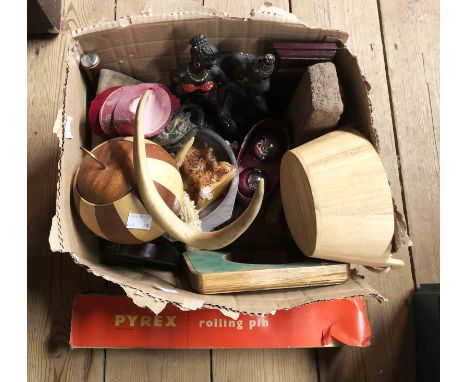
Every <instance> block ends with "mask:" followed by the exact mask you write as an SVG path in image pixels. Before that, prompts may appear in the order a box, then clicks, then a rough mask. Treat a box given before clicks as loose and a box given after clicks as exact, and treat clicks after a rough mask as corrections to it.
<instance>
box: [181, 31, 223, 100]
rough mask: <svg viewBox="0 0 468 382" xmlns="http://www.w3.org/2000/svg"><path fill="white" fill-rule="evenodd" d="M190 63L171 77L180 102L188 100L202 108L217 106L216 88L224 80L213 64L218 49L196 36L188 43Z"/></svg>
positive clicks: (201, 35) (203, 38) (201, 37)
mask: <svg viewBox="0 0 468 382" xmlns="http://www.w3.org/2000/svg"><path fill="white" fill-rule="evenodd" d="M189 43H190V45H191V46H192V47H191V48H190V61H189V62H188V63H187V64H186V65H185V67H184V68H181V69H178V70H177V71H176V72H175V74H174V77H173V80H174V82H175V83H176V85H177V90H176V91H177V93H178V95H179V96H180V97H181V99H182V101H184V100H186V99H190V100H191V101H192V102H195V103H198V104H201V105H202V106H215V105H216V104H217V87H218V86H219V85H221V84H223V83H224V82H225V80H226V77H225V75H224V73H223V72H222V71H221V70H220V68H219V66H218V65H216V64H215V61H216V57H217V54H218V49H217V48H216V46H214V45H213V44H211V43H209V42H208V40H207V39H206V36H205V35H203V34H197V35H196V36H193V37H192V38H191V39H190V41H189Z"/></svg>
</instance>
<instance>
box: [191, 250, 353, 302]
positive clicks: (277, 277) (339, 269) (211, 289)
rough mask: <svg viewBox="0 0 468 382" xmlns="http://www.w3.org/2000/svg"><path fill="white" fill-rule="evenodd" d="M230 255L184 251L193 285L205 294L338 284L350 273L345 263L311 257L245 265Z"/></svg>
mask: <svg viewBox="0 0 468 382" xmlns="http://www.w3.org/2000/svg"><path fill="white" fill-rule="evenodd" d="M233 258H236V257H235V254H231V253H224V252H214V251H194V252H186V253H184V260H185V264H186V266H187V272H188V276H189V279H190V283H191V285H192V287H193V288H194V289H195V290H197V291H198V292H200V293H204V294H214V293H231V292H246V291H256V290H268V289H281V288H298V287H308V286H315V285H316V286H318V285H331V284H340V283H343V282H345V281H346V280H347V279H348V276H349V265H348V264H340V263H333V262H326V261H318V260H313V259H301V261H296V262H288V263H275V258H271V259H270V261H271V263H270V264H265V263H261V264H259V263H257V264H248V263H243V262H235V261H232V259H233ZM236 259H237V258H236Z"/></svg>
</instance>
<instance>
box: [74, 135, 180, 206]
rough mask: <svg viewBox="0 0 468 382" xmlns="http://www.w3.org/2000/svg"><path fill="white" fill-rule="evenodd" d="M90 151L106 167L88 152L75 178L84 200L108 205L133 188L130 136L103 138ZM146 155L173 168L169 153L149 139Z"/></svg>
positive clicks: (172, 160) (134, 183)
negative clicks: (102, 141)
mask: <svg viewBox="0 0 468 382" xmlns="http://www.w3.org/2000/svg"><path fill="white" fill-rule="evenodd" d="M92 153H93V154H94V155H95V156H96V158H98V159H99V161H101V162H102V163H104V164H106V165H107V168H103V167H102V166H101V165H100V164H99V163H98V162H97V161H96V160H94V159H93V158H92V157H91V156H89V155H86V156H85V157H84V158H83V161H82V163H81V165H80V170H79V173H78V176H77V181H76V186H77V189H78V191H79V193H80V195H81V197H82V198H83V199H85V200H86V201H88V202H89V203H92V204H97V205H101V204H109V203H113V202H115V201H116V200H119V199H120V198H122V197H123V196H125V195H126V194H127V193H129V192H130V191H131V190H132V189H133V187H135V185H136V182H135V178H134V172H133V141H132V138H131V137H119V138H115V139H111V140H109V141H106V142H104V143H102V144H100V145H99V146H97V147H96V148H95V149H94V150H92ZM146 155H147V157H148V158H157V159H161V160H163V161H165V162H168V163H169V164H171V165H172V166H174V167H175V168H176V164H175V161H174V159H173V158H172V157H171V155H170V154H169V153H167V152H166V151H165V150H164V149H163V148H161V147H160V146H159V145H156V144H155V143H153V142H151V141H147V143H146ZM171 207H172V206H171Z"/></svg>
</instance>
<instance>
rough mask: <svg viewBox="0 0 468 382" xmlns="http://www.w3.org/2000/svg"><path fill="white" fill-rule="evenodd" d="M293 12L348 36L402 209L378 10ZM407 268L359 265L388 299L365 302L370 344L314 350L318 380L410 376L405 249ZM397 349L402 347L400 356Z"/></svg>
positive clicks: (294, 4) (365, 5)
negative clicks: (380, 268) (386, 270)
mask: <svg viewBox="0 0 468 382" xmlns="http://www.w3.org/2000/svg"><path fill="white" fill-rule="evenodd" d="M291 8H292V12H293V13H294V14H296V16H298V17H299V18H300V19H301V20H302V21H304V22H306V23H308V24H309V25H310V26H313V27H321V28H329V29H339V30H343V31H345V32H347V33H348V34H349V35H350V37H349V40H348V41H347V43H346V45H347V47H348V48H349V49H350V51H351V52H352V53H353V54H354V55H356V56H357V58H358V62H359V66H360V67H361V70H362V72H363V74H364V76H365V77H366V79H367V81H368V82H369V84H370V86H371V90H370V93H369V97H370V100H371V102H372V107H373V120H374V126H375V128H376V129H377V131H378V134H379V137H380V145H381V157H382V159H383V163H384V166H385V169H386V171H387V175H388V178H389V181H390V183H391V187H392V194H393V196H394V198H395V201H396V204H397V205H398V206H399V208H400V210H401V211H403V209H404V208H403V207H404V205H403V202H402V197H401V195H402V188H401V184H400V174H399V171H398V158H397V156H396V150H395V147H396V145H395V140H394V132H393V123H392V117H391V109H390V102H389V101H390V100H389V91H388V87H387V78H386V73H385V60H384V52H383V44H382V39H381V31H380V22H379V12H378V7H377V3H376V1H375V0H359V1H352V0H329V1H327V0H315V1H314V2H304V1H301V0H292V1H291ZM397 257H398V258H401V259H403V260H404V261H405V263H406V266H405V267H404V268H400V269H394V270H392V271H390V272H389V273H386V274H376V273H373V272H369V271H367V270H365V269H361V268H360V272H361V273H362V274H363V275H365V277H366V280H367V281H368V282H369V283H370V284H371V285H372V286H373V287H375V288H376V289H377V290H379V291H380V292H381V293H382V294H383V295H385V296H386V297H387V298H388V299H389V301H388V302H386V303H384V304H379V303H377V302H375V301H374V300H369V301H368V314H369V319H370V323H371V327H372V344H371V345H370V346H369V347H367V348H365V349H359V348H346V347H344V348H341V349H323V350H319V351H318V353H319V357H318V359H319V370H320V380H321V381H330V382H334V381H365V380H367V381H375V380H379V381H411V380H414V375H415V374H414V373H415V369H414V343H413V314H412V308H411V295H412V292H413V290H414V284H413V279H412V273H411V261H410V257H409V253H408V251H407V250H402V251H400V252H399V253H398V256H397ZM402 349H405V351H404V356H403V355H402V354H403V353H402Z"/></svg>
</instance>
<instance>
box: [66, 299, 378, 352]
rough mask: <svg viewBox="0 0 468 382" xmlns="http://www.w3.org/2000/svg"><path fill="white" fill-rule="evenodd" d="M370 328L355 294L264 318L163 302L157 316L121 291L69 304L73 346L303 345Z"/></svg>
mask: <svg viewBox="0 0 468 382" xmlns="http://www.w3.org/2000/svg"><path fill="white" fill-rule="evenodd" d="M370 335H371V333H370V327H369V322H368V320H367V316H366V310H365V302H364V300H363V299H362V298H360V297H354V298H349V299H341V300H334V301H323V302H316V303H313V304H308V305H304V306H301V307H297V308H294V309H290V310H281V311H278V312H276V314H274V315H272V314H269V315H267V316H264V317H257V316H251V315H247V314H241V315H240V316H239V318H238V319H237V320H233V319H231V318H229V317H226V316H225V315H223V314H222V313H221V312H219V311H218V310H214V309H199V310H195V311H182V310H180V309H178V308H177V307H175V306H174V305H167V306H166V308H165V309H164V310H163V311H162V312H161V313H160V314H158V315H155V314H154V313H153V312H152V311H151V310H150V309H147V308H139V307H138V306H136V305H134V304H133V302H132V300H131V299H129V298H128V297H125V296H102V295H83V296H78V297H77V298H76V299H75V301H74V304H73V315H72V322H71V333H70V345H71V346H72V347H73V348H80V347H86V348H166V349H208V348H213V349H217V348H307V347H323V346H327V345H333V344H336V343H342V344H345V345H349V346H367V345H369V343H370Z"/></svg>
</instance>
